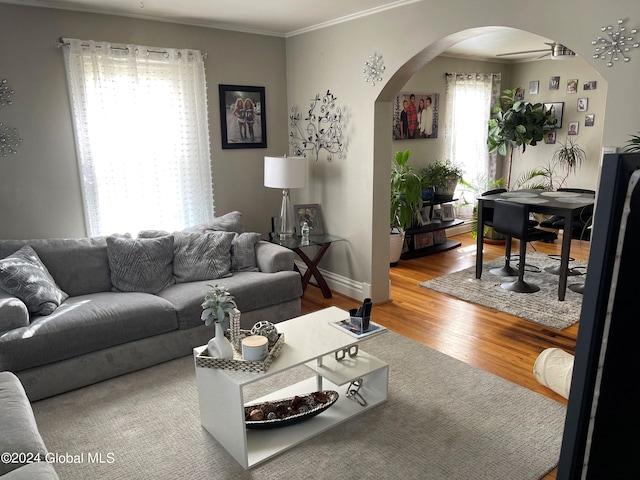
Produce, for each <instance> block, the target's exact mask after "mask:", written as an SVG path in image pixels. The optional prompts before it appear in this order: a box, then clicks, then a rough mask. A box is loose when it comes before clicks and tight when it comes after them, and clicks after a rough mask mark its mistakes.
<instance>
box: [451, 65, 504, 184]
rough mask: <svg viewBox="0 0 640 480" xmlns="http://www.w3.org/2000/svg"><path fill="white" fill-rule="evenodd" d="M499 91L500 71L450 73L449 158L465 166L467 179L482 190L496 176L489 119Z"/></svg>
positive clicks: (465, 177)
mask: <svg viewBox="0 0 640 480" xmlns="http://www.w3.org/2000/svg"><path fill="white" fill-rule="evenodd" d="M499 94H500V74H480V73H471V74H461V73H457V74H456V73H448V74H447V90H446V102H447V108H446V112H447V114H446V120H445V121H446V131H445V132H446V133H445V148H446V157H447V158H449V159H451V160H452V161H453V162H455V163H456V164H458V165H462V167H463V169H464V171H465V174H464V179H465V180H466V181H468V182H469V183H471V184H473V185H476V186H477V187H478V189H479V190H480V191H482V188H483V186H484V185H485V184H487V183H488V182H491V181H493V180H495V179H496V160H495V154H491V155H490V154H489V148H488V146H487V131H488V130H487V129H488V126H487V122H488V121H489V118H490V115H491V108H492V106H493V105H494V104H495V101H496V99H497V98H498V96H499Z"/></svg>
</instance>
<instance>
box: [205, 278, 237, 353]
mask: <svg viewBox="0 0 640 480" xmlns="http://www.w3.org/2000/svg"><path fill="white" fill-rule="evenodd" d="M209 286H210V287H211V290H209V291H208V292H207V293H206V294H205V296H204V302H202V315H201V316H200V318H201V319H202V321H203V322H204V324H205V325H207V326H209V325H211V324H212V323H215V337H213V338H212V339H211V340H209V342H208V343H207V349H208V351H209V356H210V357H216V358H233V346H232V345H231V342H229V340H227V338H226V337H225V336H224V332H225V330H227V329H228V328H229V323H230V320H231V315H232V314H234V313H236V314H237V313H240V312H239V311H238V306H237V305H236V302H235V300H234V297H233V295H231V294H230V293H229V290H228V289H227V287H224V286H221V285H209Z"/></svg>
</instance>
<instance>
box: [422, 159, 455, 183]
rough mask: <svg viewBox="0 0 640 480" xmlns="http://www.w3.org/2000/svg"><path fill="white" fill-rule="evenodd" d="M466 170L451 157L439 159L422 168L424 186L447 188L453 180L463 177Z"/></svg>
mask: <svg viewBox="0 0 640 480" xmlns="http://www.w3.org/2000/svg"><path fill="white" fill-rule="evenodd" d="M463 174H464V170H463V169H462V167H460V166H459V165H456V164H455V163H453V162H452V161H451V160H449V159H445V160H443V161H441V160H437V161H436V162H434V163H430V164H429V165H427V166H426V167H423V168H422V169H421V170H420V178H421V182H422V188H429V187H433V188H446V187H447V186H448V185H449V184H450V183H451V182H452V181H455V182H456V183H457V182H458V181H459V179H460V178H462V175H463Z"/></svg>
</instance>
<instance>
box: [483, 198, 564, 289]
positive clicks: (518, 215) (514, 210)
mask: <svg viewBox="0 0 640 480" xmlns="http://www.w3.org/2000/svg"><path fill="white" fill-rule="evenodd" d="M493 228H494V229H495V231H496V232H499V233H502V234H503V235H507V236H508V237H511V238H517V239H519V240H520V258H519V260H518V272H517V275H518V279H517V280H516V281H514V282H504V283H502V284H501V285H500V287H502V288H504V289H505V290H510V291H512V292H518V293H533V292H537V291H538V290H540V287H539V286H538V285H535V284H530V283H526V282H525V281H524V271H525V265H526V255H527V243H528V242H533V241H536V240H548V239H549V238H550V236H552V235H555V233H553V232H549V231H547V230H542V229H540V228H535V227H531V226H530V225H529V206H528V205H525V204H522V203H516V202H506V201H496V202H495V204H494V210H493Z"/></svg>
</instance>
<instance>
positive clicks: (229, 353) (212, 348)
mask: <svg viewBox="0 0 640 480" xmlns="http://www.w3.org/2000/svg"><path fill="white" fill-rule="evenodd" d="M207 350H208V353H209V356H210V357H214V358H233V346H232V345H231V342H230V341H229V340H227V338H226V337H225V336H224V330H222V325H220V324H219V323H218V322H216V336H215V337H213V338H212V339H211V340H209V342H208V343H207Z"/></svg>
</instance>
